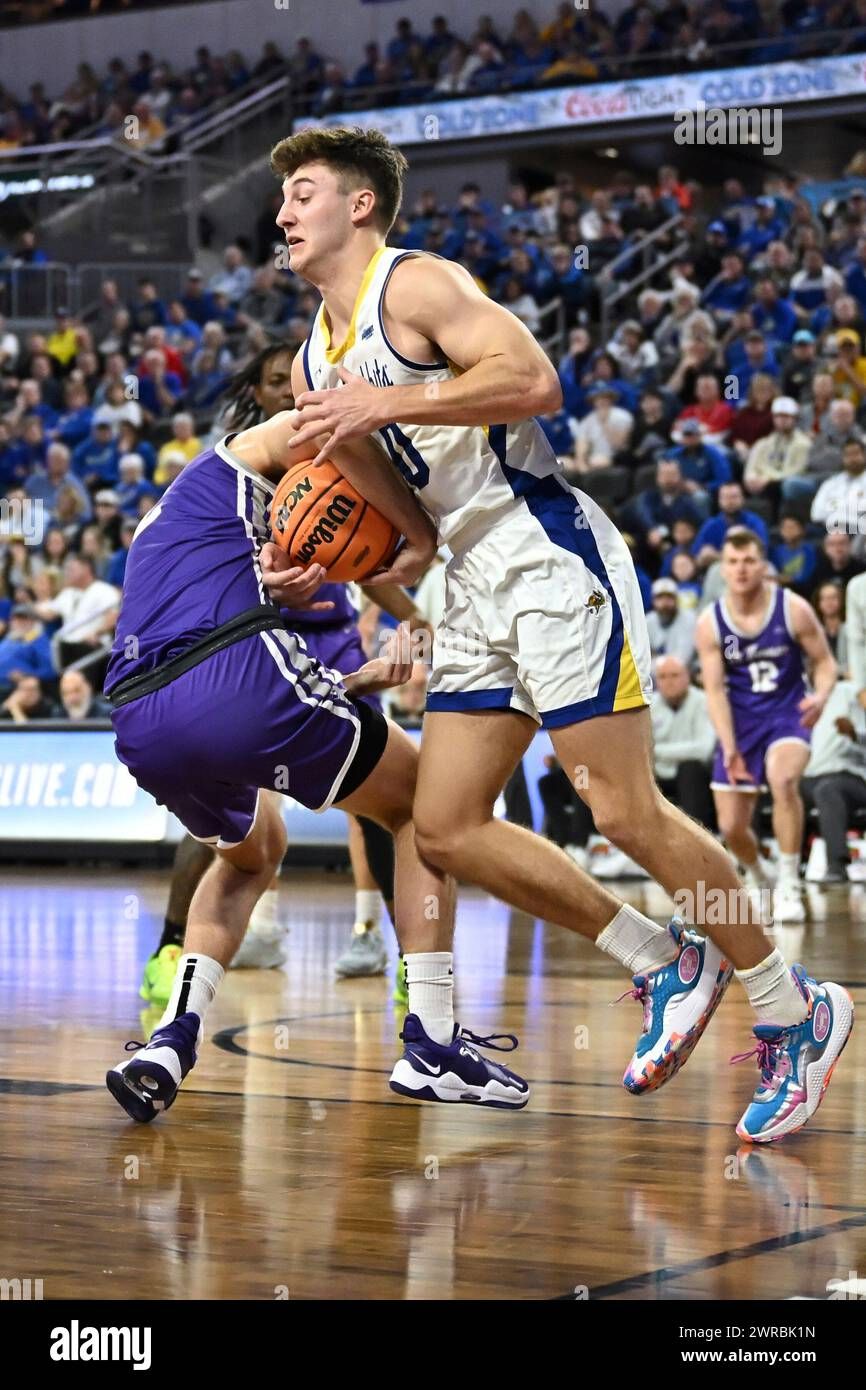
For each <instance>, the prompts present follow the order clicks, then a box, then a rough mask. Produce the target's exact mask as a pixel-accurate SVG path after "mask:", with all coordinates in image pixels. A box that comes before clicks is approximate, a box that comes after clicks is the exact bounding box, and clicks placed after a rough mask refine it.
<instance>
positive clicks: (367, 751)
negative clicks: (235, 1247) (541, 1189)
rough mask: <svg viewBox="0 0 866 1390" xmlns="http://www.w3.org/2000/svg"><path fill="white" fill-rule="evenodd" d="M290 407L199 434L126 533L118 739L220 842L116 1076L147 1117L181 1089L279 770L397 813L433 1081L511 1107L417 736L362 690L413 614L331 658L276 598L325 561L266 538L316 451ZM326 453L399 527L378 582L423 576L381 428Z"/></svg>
mask: <svg viewBox="0 0 866 1390" xmlns="http://www.w3.org/2000/svg"><path fill="white" fill-rule="evenodd" d="M297 423H298V417H297V415H296V414H294V413H292V412H288V413H281V414H279V415H276V416H275V417H274V418H273V419H272V420H270V421H267V422H265V423H264V424H261V425H258V426H255V427H254V428H252V429H249V430H245V431H242V432H241V433H240V434H239V435H236V436H235V435H229V436H227V438H226V439H225V440H223V441H221V442H220V443H219V444H217V445H216V446H215V447H214V448H213V449H208V450H206V451H205V452H204V453H203V454H201V455H200V456H199V457H198V458H197V459H196V460H195V461H194V462H193V463H191V464H188V465H187V467H186V468H185V469H184V470H183V472H182V473H181V474H180V475H179V477H178V478H177V479H176V480H175V481H174V483H173V484H172V485H171V486H170V487H169V488H168V490H167V491H166V493H165V494H164V496H163V497H162V498H161V500H160V502H159V503H158V504H157V505H156V506H155V507H154V508H153V509H152V510H151V511H150V512H149V513H148V514H147V516H146V517H145V519H144V520H143V522H142V523H141V524H140V526H139V527H138V530H137V532H136V535H135V538H134V540H133V544H132V547H131V550H130V554H129V561H128V565H127V571H126V578H125V584H124V595H123V604H122V608H121V614H120V619H119V622H118V626H117V633H116V637H115V643H114V647H113V649H112V655H111V660H110V662H109V668H108V674H107V677H106V681H105V690H106V693H107V695H108V696H109V699H110V700H111V703H112V706H113V713H112V722H113V725H114V731H115V736H116V745H115V746H116V750H117V754H118V757H119V758H120V760H121V761H122V762H124V763H125V764H126V765H127V766H128V767H129V769H130V771H131V772H132V774H133V776H134V777H135V779H136V781H137V782H138V784H139V785H140V786H141V787H143V788H144V789H145V790H146V791H148V792H150V794H151V795H152V796H153V797H155V799H156V800H157V801H159V802H160V803H162V804H164V805H166V806H167V807H168V808H169V810H171V811H172V812H173V813H174V814H175V815H177V816H178V818H179V819H180V820H181V821H182V822H183V824H184V825H185V826H186V828H187V829H188V830H189V832H190V833H191V834H192V835H194V836H195V837H196V838H197V839H201V840H204V841H207V842H208V843H209V844H211V845H213V846H214V847H215V849H216V851H217V854H216V859H215V862H214V863H213V864H212V865H211V867H210V868H209V869H208V871H207V872H206V874H205V875H204V877H203V879H202V881H201V883H200V884H199V886H198V888H197V889H196V892H195V895H194V897H193V900H192V903H191V905H190V910H189V917H188V922H187V931H186V938H185V941H184V955H183V956H182V957H181V959H180V961H179V964H178V969H177V974H176V976H175V979H174V984H173V986H172V992H171V996H170V998H169V1001H168V1004H167V1006H166V1009H165V1013H164V1014H163V1017H162V1020H161V1022H160V1025H159V1026H158V1027H157V1029H156V1030H155V1032H154V1033H153V1035H152V1037H151V1039H150V1042H149V1043H147V1044H146V1045H144V1046H139V1045H135V1044H132V1046H133V1047H134V1048H135V1051H134V1052H133V1054H132V1056H130V1057H128V1058H126V1059H125V1060H124V1061H122V1062H120V1063H119V1064H118V1065H117V1066H116V1067H113V1068H111V1070H110V1071H109V1072H108V1074H107V1076H106V1084H107V1085H108V1088H109V1090H110V1092H111V1094H112V1095H113V1096H114V1097H115V1099H116V1100H117V1101H118V1103H119V1104H120V1105H121V1106H122V1107H123V1108H124V1109H125V1110H126V1111H127V1113H128V1114H129V1115H131V1116H132V1118H133V1119H136V1120H138V1121H140V1122H147V1121H149V1120H152V1119H153V1118H154V1117H155V1115H156V1114H157V1113H158V1112H159V1111H160V1110H164V1109H167V1108H168V1106H170V1105H171V1104H173V1102H174V1100H175V1098H176V1096H177V1091H178V1088H179V1086H180V1084H181V1082H182V1080H183V1079H184V1077H185V1076H186V1075H187V1074H188V1072H189V1071H190V1070H191V1068H192V1067H193V1066H194V1064H195V1060H196V1053H197V1049H198V1048H199V1046H200V1045H201V1041H202V1038H203V1035H204V1024H205V1020H206V1016H207V1011H208V1009H209V1007H210V1005H211V1003H212V1002H213V999H214V996H215V993H216V990H217V988H218V987H219V984H220V982H221V980H222V978H223V975H224V973H225V970H226V968H227V966H228V965H229V963H230V961H231V959H232V956H233V955H234V952H235V951H236V950H237V948H238V946H239V945H240V942H241V939H242V937H243V934H244V932H245V930H246V927H247V923H248V921H249V917H250V913H251V911H252V909H253V907H254V906H255V903H256V902H257V900H258V898H259V897H260V896H261V894H262V893H263V892H264V890H265V889H266V888H267V886H268V884H269V883H270V882H271V881H272V879H273V875H274V871H275V869H276V867H277V865H278V864H279V863H280V862H281V860H282V857H283V853H284V851H285V846H286V834H285V829H284V826H283V822H282V818H281V816H280V815H279V814H278V812H277V811H276V810H275V808H274V806H273V804H272V801H271V800H270V799H269V798H268V797H263V796H261V795H260V791H259V789H260V788H262V787H269V788H273V789H274V790H277V791H281V792H286V793H288V794H289V795H291V796H293V797H294V798H295V799H296V800H298V801H300V802H301V804H302V805H305V806H308V807H309V808H310V809H311V810H324V809H325V808H326V807H328V806H330V805H336V806H339V807H341V808H342V809H344V810H346V811H351V812H353V813H355V814H358V813H360V814H362V815H368V816H370V817H371V818H373V819H375V820H376V821H378V822H379V823H380V824H382V825H384V826H385V827H386V828H387V829H388V830H390V831H391V833H392V834H393V835H394V838H395V860H396V877H395V906H396V914H397V922H398V928H399V932H400V938H401V943H402V945H403V947H404V950H405V951H406V954H407V957H408V959H409V960H410V961H413V962H414V963H415V966H416V975H417V977H418V979H419V980H420V982H421V987H422V993H424V998H425V1001H426V1002H425V1009H426V1012H427V1017H426V1019H425V1027H426V1030H427V1033H426V1040H422V1041H421V1042H420V1043H419V1051H420V1053H421V1055H422V1056H423V1055H424V1053H425V1050H429V1048H430V1047H431V1046H432V1045H433V1044H432V1043H431V1042H430V1041H429V1040H430V1039H431V1038H434V1037H435V1036H436V1035H437V1034H438V1035H439V1042H438V1044H437V1045H438V1048H439V1055H440V1057H445V1058H446V1059H447V1061H446V1066H445V1067H444V1068H443V1066H442V1064H441V1060H440V1061H439V1062H438V1063H437V1065H436V1067H435V1073H436V1075H437V1082H436V1083H435V1084H437V1085H438V1086H439V1087H441V1093H437V1096H436V1098H437V1099H441V1100H450V1101H469V1100H471V1101H472V1102H473V1103H475V1104H480V1105H491V1106H495V1107H498V1108H502V1107H508V1108H520V1107H522V1106H523V1105H525V1104H526V1102H527V1099H528V1096H529V1088H528V1086H527V1085H526V1082H525V1081H523V1079H522V1078H521V1077H519V1076H517V1075H516V1074H515V1073H514V1072H511V1071H510V1070H508V1069H507V1068H505V1067H503V1066H499V1065H495V1064H493V1063H491V1062H488V1061H487V1060H486V1059H484V1058H482V1057H481V1055H480V1054H479V1053H478V1052H477V1051H476V1050H475V1047H473V1046H472V1044H482V1045H491V1046H496V1043H495V1041H494V1039H493V1038H487V1039H482V1038H478V1037H476V1036H475V1035H474V1034H471V1033H469V1032H467V1030H461V1028H460V1027H459V1025H457V1024H455V1023H454V1022H453V1018H452V1015H451V999H452V990H451V986H452V981H451V971H450V968H449V962H450V960H451V944H452V938H453V923H454V882H453V879H451V878H450V877H449V876H448V875H447V874H444V873H440V872H438V871H437V870H435V869H432V868H430V867H428V866H427V865H426V864H424V863H423V862H422V860H421V859H420V857H419V855H418V852H417V849H416V846H415V835H414V827H413V824H412V819H411V816H412V799H413V795H414V789H415V780H416V771H417V762H418V753H417V749H416V747H415V745H414V743H413V742H412V740H411V739H410V738H409V737H408V735H407V734H406V733H405V732H404V731H403V730H401V729H399V728H398V727H397V726H396V725H394V724H389V723H388V722H387V721H386V720H385V718H384V716H383V715H382V714H381V712H379V711H378V710H376V709H375V708H374V707H373V706H372V705H370V704H369V703H366V702H365V701H364V699H363V698H362V697H363V696H365V695H371V694H374V693H375V692H376V691H377V690H379V689H385V688H388V687H389V686H392V685H399V684H403V683H405V681H406V680H407V679H408V677H409V674H410V671H411V659H410V658H411V648H410V636H409V629H408V624H403V625H402V626H401V628H400V629H399V631H398V634H397V637H396V640H395V641H394V642H393V643H392V650H390V651H389V652H388V654H387V655H386V656H383V657H381V658H379V659H377V660H374V661H370V662H367V663H365V664H364V665H363V666H362V667H361V668H360V669H359V670H357V671H354V672H351V673H349V674H346V675H344V676H340V675H339V674H338V673H337V672H335V671H332V670H329V669H328V668H326V667H324V666H322V665H321V664H320V663H319V662H317V661H316V660H315V659H313V658H311V657H310V656H309V655H308V654H307V653H306V651H305V650H304V647H303V643H302V642H301V641H300V640H299V639H298V637H297V636H296V635H295V634H294V633H292V632H290V631H289V630H288V629H287V628H286V626H285V623H284V620H283V619H282V617H281V615H280V611H279V609H280V606H285V607H290V608H299V607H300V608H303V607H306V606H307V605H308V604H310V603H312V604H313V608H314V609H315V611H323V610H322V609H321V608H318V607H317V605H316V604H315V603H314V602H313V596H314V594H315V592H316V589H317V588H318V587H319V586H320V585H321V583H322V581H323V580H324V578H325V573H324V571H323V570H322V568H321V566H317V565H314V566H311V567H310V568H309V569H307V570H300V569H297V568H293V567H292V566H291V563H290V561H289V560H288V557H287V556H286V555H285V554H284V553H283V552H282V551H281V550H279V549H278V548H277V547H276V546H275V545H273V544H272V543H271V542H270V541H269V540H268V537H269V529H268V509H269V505H270V501H271V498H272V497H273V493H274V489H275V484H276V481H277V480H278V479H279V478H280V477H281V476H282V475H283V473H284V472H285V471H287V470H288V469H289V468H291V467H292V466H293V465H294V464H295V463H297V462H300V461H301V460H302V459H303V458H305V457H307V456H308V451H307V452H306V453H299V452H298V451H296V450H294V449H293V448H292V436H293V434H294V433H295V432H296V428H297ZM334 462H335V463H336V465H337V467H338V468H340V470H341V471H342V472H343V473H344V475H345V476H346V477H347V478H348V479H349V480H350V481H351V482H352V483H353V484H354V485H355V486H356V487H358V488H359V490H362V492H363V495H364V496H365V497H366V498H367V500H368V501H369V502H370V503H371V505H372V506H374V507H376V508H378V510H379V511H381V512H382V513H383V514H384V515H385V516H387V518H388V519H389V520H390V521H391V523H392V524H393V525H394V526H395V527H397V529H398V530H399V531H400V533H401V534H402V535H403V536H404V537H405V545H404V546H403V548H402V549H401V550H400V552H399V553H398V555H397V556H396V558H395V560H394V561H393V562H392V564H391V567H390V568H389V569H388V570H387V571H385V572H383V573H382V574H381V576H379V578H381V580H382V583H385V582H386V581H391V582H395V583H398V582H401V581H402V582H413V581H414V580H415V579H416V578H417V577H418V575H419V574H420V573H422V572H423V570H424V569H425V568H426V567H427V565H428V564H429V562H430V560H431V558H432V555H433V553H434V551H435V540H434V537H433V533H432V528H431V527H430V525H429V522H428V520H427V518H426V516H425V515H424V513H423V512H422V510H421V509H420V507H418V506H417V504H416V503H415V501H414V499H413V498H412V496H411V493H410V492H409V491H408V489H407V488H406V487H405V485H404V484H403V482H402V481H401V479H400V477H399V475H398V474H397V473H396V471H395V470H394V468H393V466H392V465H391V463H390V462H389V461H388V459H387V457H386V456H385V454H384V452H383V451H382V450H380V449H379V448H378V447H377V446H376V445H374V444H362V445H361V446H360V447H358V446H354V445H353V446H352V447H351V449H347V450H342V449H339V450H337V451H335V454H334ZM375 582H376V580H375V579H374V580H373V581H372V583H373V584H375ZM512 1041H513V1045H514V1046H516V1039H513V1040H512ZM432 1071H434V1068H432V1067H431V1072H432ZM431 1084H433V1083H432V1080H431Z"/></svg>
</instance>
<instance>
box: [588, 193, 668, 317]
mask: <svg viewBox="0 0 866 1390" xmlns="http://www.w3.org/2000/svg"><path fill="white" fill-rule="evenodd" d="M682 223H683V216H682V213H679V212H678V213H675V214H674V216H673V217H669V218H668V220H667V222H663V223H662V224H661V226H660V227H657V228H656V229H655V231H654V232H650V233H649V234H648V235H647V236H645V237H643V238H642V239H641V240H640V242H638V243H637V244H635V245H632V246H629V247H627V248H626V249H625V250H624V251H620V253H619V255H618V256H615V257H614V259H613V260H612V261H608V263H607V265H606V266H605V267H604V269H603V270H602V271H601V272H600V273H599V276H598V287H599V301H600V318H601V339H602V342H605V343H606V342H607V341H608V339H609V338H610V333H611V324H612V319H613V313H614V310H615V309H616V306H617V305H618V304H621V303H622V301H623V300H627V299H631V298H632V296H633V295H634V294H635V291H636V290H638V289H639V288H640V286H641V285H643V284H645V283H646V282H647V281H648V280H651V279H653V278H654V277H655V276H656V275H658V274H659V272H660V271H662V270H664V269H665V267H666V266H668V265H671V264H672V263H673V262H674V261H676V260H678V259H681V258H682V256H683V255H684V254H685V252H686V251H687V250H688V245H689V241H688V237H686V236H682V237H679V238H678V239H677V241H676V243H675V245H674V246H672V247H671V249H670V251H667V252H662V254H661V255H656V254H655V251H654V248H656V247H657V245H658V243H659V242H660V241H662V240H663V239H664V238H665V237H669V236H671V235H672V234H675V233H676V231H677V229H678V228H680V227H681V226H682ZM635 259H640V262H641V269H640V270H639V271H638V273H637V274H636V275H633V276H631V277H630V278H629V279H618V278H616V272H617V270H618V269H619V268H620V267H621V266H624V265H627V264H628V262H629V261H630V260H635Z"/></svg>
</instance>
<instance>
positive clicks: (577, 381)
mask: <svg viewBox="0 0 866 1390" xmlns="http://www.w3.org/2000/svg"><path fill="white" fill-rule="evenodd" d="M568 346H569V352H568V356H567V357H563V359H562V361H561V362H560V364H559V384H560V386H561V387H562V403H563V405H564V406H565V409H566V410H567V411H568V413H569V415H573V416H574V418H575V419H576V420H581V419H582V418H583V416H584V415H586V413H587V411H588V410H589V402H588V401H587V399H586V389H585V387H584V385H583V376H584V373H585V372H586V371H587V369H588V367H589V364H590V361H591V360H592V340H591V338H590V336H589V334H588V333H587V331H586V329H585V328H573V329H572V331H571V334H570V336H569V340H568Z"/></svg>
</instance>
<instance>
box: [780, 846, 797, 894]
mask: <svg viewBox="0 0 866 1390" xmlns="http://www.w3.org/2000/svg"><path fill="white" fill-rule="evenodd" d="M783 884H784V885H785V887H787V888H790V887H792V886H793V887H799V885H800V856H799V854H780V855H779V886H780V887H781V886H782V885H783Z"/></svg>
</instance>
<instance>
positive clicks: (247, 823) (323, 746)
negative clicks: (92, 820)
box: [112, 630, 387, 848]
mask: <svg viewBox="0 0 866 1390" xmlns="http://www.w3.org/2000/svg"><path fill="white" fill-rule="evenodd" d="M112 723H113V725H114V732H115V735H116V749H117V755H118V757H119V758H120V760H121V762H123V763H125V764H126V765H127V767H128V768H129V770H130V772H131V773H132V775H133V777H134V778H135V780H136V782H137V783H138V785H139V786H140V787H143V788H144V790H145V791H147V792H149V793H150V794H151V796H153V797H154V798H155V800H156V801H158V802H160V804H162V805H164V806H167V807H168V809H169V810H170V811H172V812H173V813H174V815H176V816H177V818H178V819H179V820H180V821H181V822H182V823H183V824H184V825H185V826H186V828H187V830H188V831H189V832H190V834H191V835H193V836H195V838H196V839H199V840H206V841H208V842H209V843H211V844H215V845H216V846H217V847H218V848H228V847H230V846H231V845H236V844H240V842H241V841H242V840H244V839H245V838H246V836H247V835H248V834H249V831H250V829H251V828H252V824H253V821H254V819H255V812H256V803H257V799H258V789H259V788H260V787H265V788H274V789H275V790H277V791H281V792H284V793H285V794H286V795H287V796H291V797H294V799H295V800H296V801H299V802H300V803H301V804H302V805H303V806H308V807H309V808H310V809H311V810H314V811H324V810H326V809H327V807H328V806H330V805H331V804H332V802H334V801H336V800H338V799H340V798H341V797H345V796H347V795H349V794H350V792H351V791H353V790H354V789H355V788H356V787H357V786H358V785H360V782H361V781H363V780H364V778H365V777H366V776H367V775H368V774H369V773H370V772H371V771H372V769H373V767H375V765H376V763H377V762H378V760H379V758H380V757H381V755H382V752H383V751H384V747H385V743H386V741H387V725H386V723H385V720H384V718H382V716H381V715H379V714H378V713H377V712H376V711H373V710H362V709H361V707H360V705H358V704H356V703H355V702H354V701H353V700H351V699H350V698H349V696H348V695H347V693H346V691H345V690H344V689H343V687H342V685H341V684H340V682H339V681H338V680H337V679H336V678H335V675H334V672H333V671H332V670H329V669H327V668H325V667H324V666H322V665H320V663H319V662H318V661H316V660H315V658H314V657H312V656H310V654H309V653H308V652H307V651H305V650H304V648H303V646H302V645H301V643H300V642H299V641H298V639H297V638H296V637H295V636H294V634H293V633H290V632H286V631H282V630H274V631H268V632H261V633H256V634H254V635H253V636H250V637H245V638H243V639H242V640H241V641H239V642H235V643H234V644H233V645H232V646H229V647H226V648H224V649H223V650H222V651H217V652H214V653H213V654H212V655H211V656H209V657H207V658H206V659H205V660H204V661H202V662H200V663H199V664H198V665H197V666H194V667H192V669H190V670H188V671H185V672H184V673H183V674H182V675H180V676H178V677H177V678H176V679H175V680H173V681H171V683H170V684H168V685H165V686H163V687H162V688H160V689H158V690H154V691H152V692H151V693H150V694H147V695H142V696H141V697H140V698H139V699H137V700H133V701H131V702H130V703H129V704H125V705H121V706H120V708H118V709H116V710H115V711H114V712H113V714H112Z"/></svg>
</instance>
